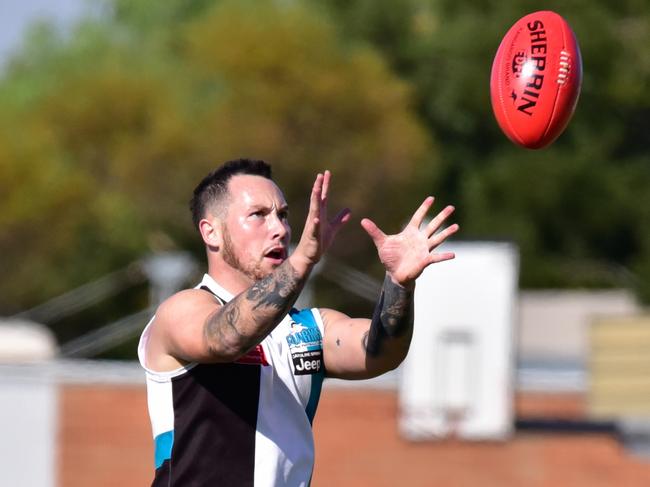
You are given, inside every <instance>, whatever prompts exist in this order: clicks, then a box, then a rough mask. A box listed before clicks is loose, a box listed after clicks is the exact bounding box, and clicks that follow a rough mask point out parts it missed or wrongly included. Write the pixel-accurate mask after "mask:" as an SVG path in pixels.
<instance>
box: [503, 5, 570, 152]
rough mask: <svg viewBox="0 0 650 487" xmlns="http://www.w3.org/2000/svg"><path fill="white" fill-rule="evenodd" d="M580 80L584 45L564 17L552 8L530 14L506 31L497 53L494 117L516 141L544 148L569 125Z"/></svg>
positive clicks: (534, 147)
mask: <svg viewBox="0 0 650 487" xmlns="http://www.w3.org/2000/svg"><path fill="white" fill-rule="evenodd" d="M581 83H582V59H581V57H580V47H579V46H578V41H577V39H576V36H575V34H574V33H573V31H572V30H571V27H570V26H569V24H568V23H567V22H566V20H564V19H563V18H562V17H561V16H559V15H558V14H556V13H555V12H551V11H548V10H546V11H540V12H534V13H532V14H529V15H526V16H525V17H522V18H521V19H519V20H518V21H517V22H515V24H514V25H513V26H512V27H511V28H510V30H509V31H508V32H507V33H506V35H505V36H504V38H503V40H502V41H501V44H500V45H499V49H498V50H497V53H496V56H495V57H494V63H493V64H492V74H491V76H490V96H491V99H492V110H493V111H494V116H495V117H496V119H497V122H498V123H499V126H500V127H501V130H503V132H504V133H505V134H506V135H507V136H508V138H509V139H510V140H512V141H513V142H514V143H515V144H518V145H521V146H523V147H527V148H529V149H540V148H542V147H545V146H547V145H549V144H550V143H551V142H553V141H554V140H555V139H556V138H557V137H558V136H559V135H560V134H561V133H562V131H563V130H564V129H565V127H566V126H567V124H568V123H569V120H570V119H571V116H572V115H573V111H574V110H575V107H576V103H577V102H578V95H579V94H580V85H581Z"/></svg>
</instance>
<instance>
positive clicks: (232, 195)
mask: <svg viewBox="0 0 650 487" xmlns="http://www.w3.org/2000/svg"><path fill="white" fill-rule="evenodd" d="M228 190H229V191H228V192H229V197H228V202H227V209H226V214H225V217H224V219H223V222H224V223H223V228H222V231H223V246H222V255H223V260H224V261H225V262H226V263H227V264H228V265H229V266H230V267H232V268H233V269H235V270H237V271H239V272H241V273H242V274H244V275H245V276H246V277H248V278H249V279H251V280H252V281H257V280H259V279H262V278H263V277H265V276H267V275H268V274H269V273H271V272H272V271H273V269H275V268H276V267H278V266H279V265H280V264H282V262H284V261H285V259H286V258H287V256H288V251H289V242H290V240H291V228H290V227H289V222H288V218H287V217H288V206H287V202H286V201H285V199H284V195H283V194H282V192H281V191H280V189H279V188H278V187H277V185H276V184H275V183H274V182H273V181H271V180H269V179H266V178H263V177H261V176H251V175H237V176H234V177H233V178H232V179H231V180H230V181H229V183H228Z"/></svg>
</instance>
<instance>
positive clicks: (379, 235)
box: [361, 218, 386, 246]
mask: <svg viewBox="0 0 650 487" xmlns="http://www.w3.org/2000/svg"><path fill="white" fill-rule="evenodd" d="M361 226H362V227H363V229H364V230H365V231H366V232H367V233H368V235H370V238H371V239H372V241H373V242H375V245H376V246H379V245H381V243H382V242H383V241H384V239H385V238H386V234H385V233H384V232H382V231H381V230H380V229H379V227H378V226H377V225H375V222H373V221H372V220H370V219H369V218H364V219H363V220H361Z"/></svg>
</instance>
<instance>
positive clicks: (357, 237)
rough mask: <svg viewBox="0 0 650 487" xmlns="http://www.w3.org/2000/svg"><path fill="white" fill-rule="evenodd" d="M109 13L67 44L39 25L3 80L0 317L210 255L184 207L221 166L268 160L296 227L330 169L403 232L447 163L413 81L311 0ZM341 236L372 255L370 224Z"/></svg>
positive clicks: (347, 190) (359, 210)
mask: <svg viewBox="0 0 650 487" xmlns="http://www.w3.org/2000/svg"><path fill="white" fill-rule="evenodd" d="M104 4H105V6H106V8H105V10H106V12H107V16H106V17H102V18H99V19H88V20H87V21H85V22H83V23H81V24H80V25H79V27H78V28H77V30H76V31H75V32H74V33H73V35H71V36H69V37H62V36H61V35H59V34H57V33H56V32H54V31H53V30H52V29H51V28H50V27H48V25H47V24H44V25H40V26H37V27H36V28H35V29H34V30H33V32H32V35H31V38H30V41H29V42H28V44H27V47H26V48H25V50H24V51H23V52H22V53H19V54H18V55H17V56H16V57H15V58H14V60H13V61H12V63H11V64H10V66H9V68H8V70H7V72H6V73H5V75H4V77H3V78H2V79H1V80H0V102H2V103H3V104H5V102H6V105H5V106H6V107H7V109H6V110H4V111H3V112H2V113H0V141H3V140H6V141H7V143H6V144H2V148H0V171H2V176H3V178H2V181H1V182H0V185H2V186H3V187H2V190H3V191H2V195H3V196H2V199H0V214H2V215H3V217H2V218H3V225H2V235H1V237H0V252H2V255H3V261H2V266H3V270H5V276H10V278H9V279H5V280H4V281H3V283H2V284H1V285H0V286H1V291H2V292H1V293H0V314H10V313H12V312H15V311H18V310H20V309H23V308H25V307H28V306H30V305H34V304H37V303H38V302H40V301H42V300H43V299H45V298H46V297H49V296H53V295H56V294H58V293H61V292H63V291H65V290H67V289H69V288H70V287H72V286H75V285H78V284H81V283H83V282H86V281H88V280H91V279H93V278H95V277H98V276H99V275H101V274H103V273H106V272H109V271H110V270H112V269H115V268H117V267H121V266H123V265H125V264H127V263H128V262H130V261H132V260H135V259H137V258H139V257H141V256H142V255H144V254H146V253H148V252H149V251H151V250H160V249H163V250H165V249H170V248H179V247H180V248H188V247H191V248H193V249H195V250H196V251H197V253H198V254H199V255H200V258H201V259H202V250H200V249H201V245H200V242H199V240H198V238H197V237H196V236H195V231H194V229H192V228H191V223H190V218H189V213H188V211H187V201H188V200H189V197H190V196H191V191H192V189H193V188H194V186H195V184H196V183H197V182H198V180H199V179H200V178H201V177H202V176H203V175H204V174H205V173H206V172H207V171H209V170H210V169H212V168H213V167H215V166H216V165H217V164H218V163H220V162H222V161H224V160H227V159H231V158H236V157H242V156H250V157H258V158H264V159H267V160H269V161H270V162H272V163H273V164H274V168H275V170H276V175H277V176H278V179H279V182H280V184H281V185H282V186H283V187H284V188H285V189H286V193H287V197H288V200H289V202H290V204H291V205H292V207H293V209H294V210H295V211H294V216H293V223H294V227H295V229H296V232H299V231H300V230H301V229H302V216H303V215H304V210H305V209H306V204H307V199H308V192H309V188H310V187H311V183H312V181H313V178H314V176H315V173H316V172H317V171H319V170H323V169H325V168H329V169H332V170H333V171H334V174H335V180H334V185H335V187H334V189H333V195H334V201H333V203H332V204H333V205H334V206H341V205H342V204H345V205H349V206H351V207H352V208H353V210H354V211H355V213H356V214H357V216H365V215H366V214H369V215H372V216H373V217H376V218H377V219H378V221H379V222H380V223H384V224H391V225H392V227H397V226H399V225H400V223H401V221H400V219H403V218H404V217H405V212H406V211H410V210H411V208H413V207H414V206H415V205H417V204H418V203H419V199H420V196H417V197H416V200H413V198H412V197H411V195H412V190H413V188H418V185H419V184H420V181H422V180H428V179H430V177H431V175H430V174H431V173H432V172H433V171H435V167H436V161H437V156H436V151H435V149H434V145H433V144H432V143H431V142H430V141H429V138H428V137H427V135H426V133H425V131H424V130H423V128H422V126H421V125H420V123H419V122H418V120H417V118H416V117H415V115H414V112H413V109H412V106H413V105H412V102H411V93H410V90H409V87H408V85H407V83H405V82H403V81H400V80H399V79H397V78H396V77H395V76H394V75H393V74H392V73H391V71H390V70H389V69H388V67H387V65H386V64H385V63H384V62H383V61H382V59H381V57H380V56H378V55H377V54H376V52H375V51H374V50H373V49H370V48H368V47H359V46H355V45H354V44H350V43H348V42H342V41H341V40H340V39H339V38H338V37H337V31H336V29H334V28H333V26H332V23H331V22H330V21H328V20H327V19H325V18H323V17H322V16H319V15H317V14H316V13H315V12H312V11H310V10H308V9H306V8H305V7H304V6H303V5H302V3H300V2H273V1H258V2H235V1H220V2H207V1H195V2H187V1H180V0H173V1H172V0H170V1H168V2H157V1H142V2H127V1H120V0H116V1H107V2H104ZM424 160H426V161H427V164H418V163H419V162H421V161H424ZM5 174H6V177H4V175H5ZM405 208H406V209H405ZM45 229H46V230H45ZM393 229H394V228H393ZM342 238H343V239H344V240H345V244H344V245H339V246H338V247H337V249H336V252H338V253H339V254H341V255H342V254H345V255H347V256H355V257H356V259H357V262H359V264H360V265H367V263H368V262H370V261H371V260H374V251H372V244H371V242H370V240H369V239H368V238H367V237H366V236H365V235H364V233H363V232H362V230H360V229H358V228H357V229H355V230H354V231H349V232H346V233H344V235H343V237H342ZM35 275H37V276H39V278H38V279H34V276H35ZM46 283H47V285H44V284H46ZM143 304H144V303H143ZM117 305H118V306H119V303H118V304H117ZM66 326H67V325H66ZM69 326H73V325H69ZM79 326H84V325H83V324H80V325H79ZM86 326H87V324H86ZM68 334H69V333H66V335H68Z"/></svg>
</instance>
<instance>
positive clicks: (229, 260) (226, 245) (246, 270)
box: [222, 228, 269, 282]
mask: <svg viewBox="0 0 650 487" xmlns="http://www.w3.org/2000/svg"><path fill="white" fill-rule="evenodd" d="M222 252H223V260H224V262H226V264H228V265H229V266H230V267H232V268H233V269H236V270H238V271H239V272H241V273H242V274H244V275H245V276H246V277H248V278H249V279H250V280H251V281H253V282H255V281H259V280H260V279H263V278H264V277H266V276H267V275H269V272H266V271H264V270H262V262H260V261H258V262H251V263H250V264H248V265H246V264H244V263H243V262H242V261H241V259H240V258H239V257H238V256H237V253H236V252H235V245H234V244H233V243H232V239H231V238H230V232H229V231H228V230H227V229H226V228H224V229H223V248H222Z"/></svg>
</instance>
